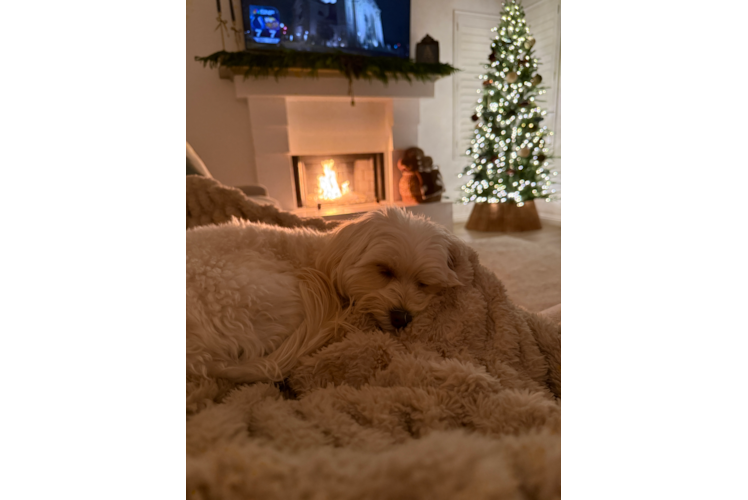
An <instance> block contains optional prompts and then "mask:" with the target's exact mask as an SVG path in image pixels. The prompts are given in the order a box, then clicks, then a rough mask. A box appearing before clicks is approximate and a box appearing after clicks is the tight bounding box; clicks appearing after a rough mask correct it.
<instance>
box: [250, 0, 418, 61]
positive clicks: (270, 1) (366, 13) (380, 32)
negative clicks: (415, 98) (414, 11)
mask: <svg viewBox="0 0 748 500" xmlns="http://www.w3.org/2000/svg"><path fill="white" fill-rule="evenodd" d="M242 18H243V21H244V39H245V42H246V46H247V48H248V49H258V48H263V49H269V48H273V47H284V48H287V49H293V50H306V51H315V52H326V51H336V50H342V51H344V52H349V53H354V54H369V55H379V56H387V55H389V56H394V57H403V58H407V57H409V56H410V0H242Z"/></svg>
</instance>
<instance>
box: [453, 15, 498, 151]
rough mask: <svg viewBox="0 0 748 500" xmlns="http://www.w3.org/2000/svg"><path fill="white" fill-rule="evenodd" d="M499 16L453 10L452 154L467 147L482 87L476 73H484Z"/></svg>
mask: <svg viewBox="0 0 748 500" xmlns="http://www.w3.org/2000/svg"><path fill="white" fill-rule="evenodd" d="M500 19H501V18H500V16H498V15H496V16H492V15H486V14H475V13H472V12H462V11H458V10H456V11H455V17H454V36H453V44H454V47H453V49H454V66H455V67H456V68H459V69H460V70H462V71H460V72H458V73H457V74H455V76H453V77H452V78H453V85H454V88H453V92H454V93H453V103H454V116H453V122H454V132H453V135H452V137H453V141H454V142H453V148H452V151H453V157H454V159H455V160H459V159H462V158H464V155H465V150H466V149H467V148H468V146H470V139H471V138H472V135H473V129H474V128H475V123H474V122H473V121H472V120H471V119H470V117H471V116H472V115H473V113H475V106H476V105H477V102H476V101H477V100H478V98H479V97H480V94H479V93H478V92H477V91H478V90H480V88H481V84H480V81H479V80H478V76H479V75H481V74H483V71H484V68H483V65H484V64H486V63H488V54H490V53H491V42H492V40H493V37H494V36H495V34H494V33H491V28H493V27H495V26H497V25H498V24H499V20H500Z"/></svg>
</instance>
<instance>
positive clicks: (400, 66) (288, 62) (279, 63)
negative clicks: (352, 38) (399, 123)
mask: <svg viewBox="0 0 748 500" xmlns="http://www.w3.org/2000/svg"><path fill="white" fill-rule="evenodd" d="M195 60H196V61H199V62H201V63H203V66H210V67H211V68H214V67H216V66H222V67H226V68H241V69H243V70H244V78H245V79H247V78H249V77H250V76H253V77H255V78H257V77H268V76H274V77H275V78H276V79H277V78H279V77H281V76H285V75H287V74H288V73H289V71H290V70H294V69H302V70H307V71H308V76H310V77H312V78H316V77H317V76H318V74H319V70H335V71H339V72H340V73H341V74H342V75H343V76H345V77H346V78H347V79H348V91H349V93H350V94H351V97H353V95H352V92H353V88H352V85H353V80H367V81H372V80H378V81H380V82H382V83H384V84H386V83H387V82H388V81H389V79H390V78H394V79H395V80H399V79H400V78H403V79H404V80H407V81H408V82H411V81H413V79H416V80H418V81H422V82H426V81H431V80H434V79H436V78H439V77H442V76H449V75H451V74H453V73H455V72H457V71H459V70H458V69H457V68H455V67H453V66H452V65H450V64H446V63H417V62H414V61H411V60H410V59H401V58H397V57H384V56H364V55H358V54H347V53H345V52H341V51H336V52H302V51H297V50H290V49H283V48H278V49H273V50H260V49H254V50H244V51H241V52H227V51H225V50H222V51H219V52H215V53H213V54H211V55H209V56H207V57H199V56H196V57H195Z"/></svg>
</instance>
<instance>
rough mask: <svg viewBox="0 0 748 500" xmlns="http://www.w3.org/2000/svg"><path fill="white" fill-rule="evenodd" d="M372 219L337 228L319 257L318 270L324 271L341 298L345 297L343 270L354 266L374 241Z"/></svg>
mask: <svg viewBox="0 0 748 500" xmlns="http://www.w3.org/2000/svg"><path fill="white" fill-rule="evenodd" d="M371 226H372V224H371V217H367V216H364V217H361V218H359V219H357V220H353V221H350V222H346V223H344V224H342V225H341V226H340V227H338V228H336V229H335V231H334V232H333V234H332V237H331V238H330V240H328V242H327V245H325V247H324V248H323V249H322V251H321V252H320V254H319V255H318V256H317V269H319V270H320V271H322V272H323V273H324V274H325V275H326V276H327V277H328V278H330V281H331V282H332V283H333V285H334V286H335V290H336V291H337V292H338V294H340V295H341V296H345V295H346V294H345V291H344V287H343V270H344V269H346V268H348V267H350V266H352V265H354V264H355V262H356V261H357V260H358V258H359V256H360V255H361V254H363V253H364V252H365V251H366V248H367V247H368V245H369V242H370V241H371V239H372V235H371V234H370V233H371V231H372V227H371Z"/></svg>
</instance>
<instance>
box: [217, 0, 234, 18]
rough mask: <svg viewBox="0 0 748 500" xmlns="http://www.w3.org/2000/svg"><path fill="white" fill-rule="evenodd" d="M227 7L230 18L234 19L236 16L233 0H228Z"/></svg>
mask: <svg viewBox="0 0 748 500" xmlns="http://www.w3.org/2000/svg"><path fill="white" fill-rule="evenodd" d="M219 1H220V0H219ZM229 8H231V20H232V21H236V18H235V17H234V0H229Z"/></svg>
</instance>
